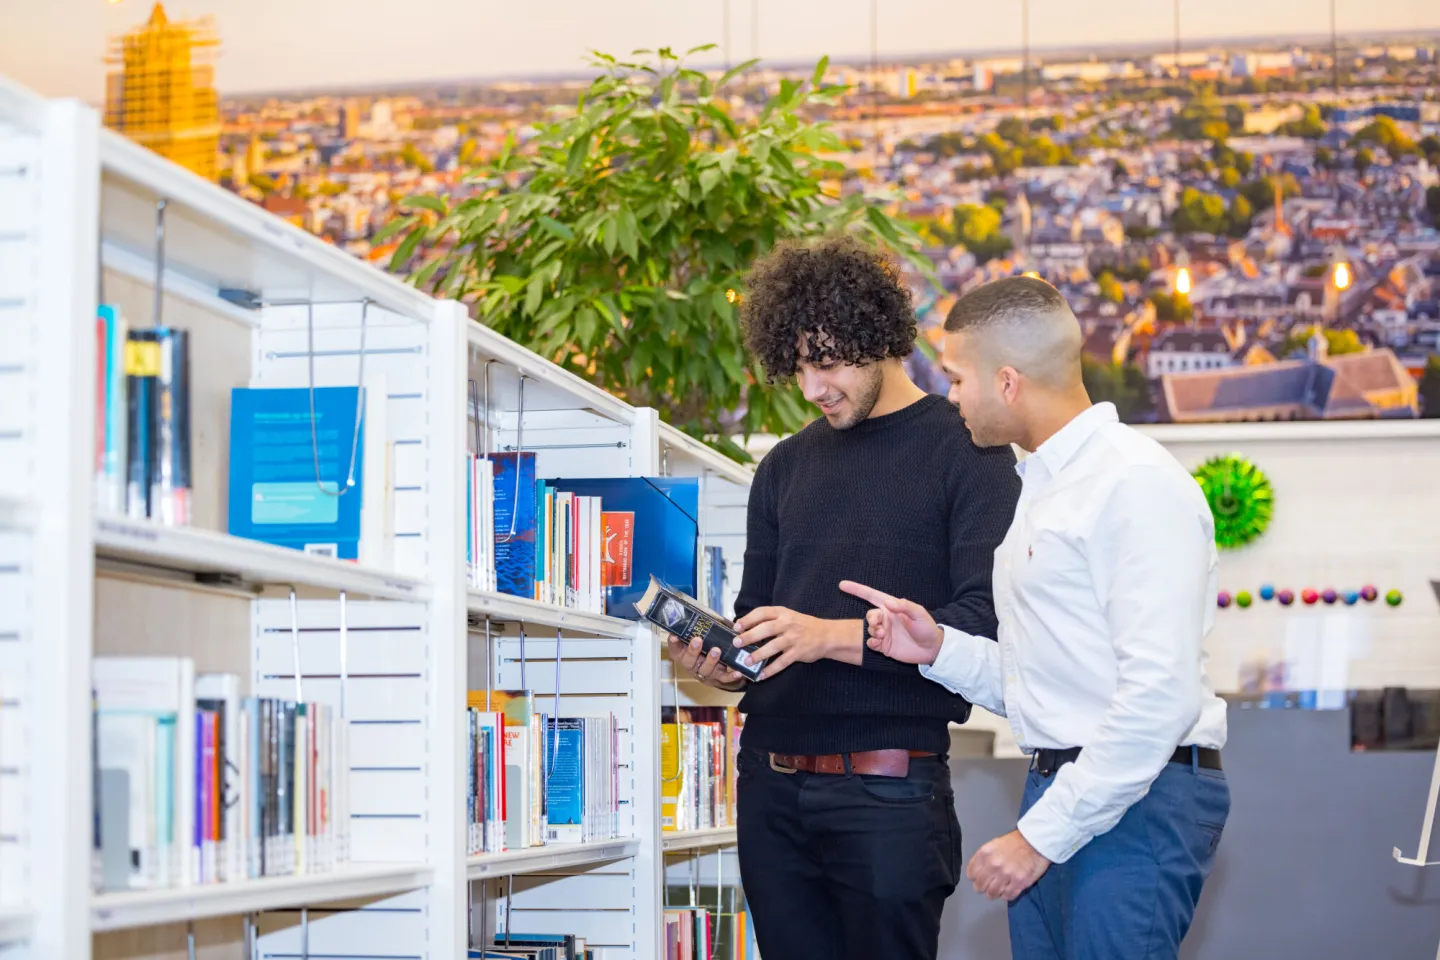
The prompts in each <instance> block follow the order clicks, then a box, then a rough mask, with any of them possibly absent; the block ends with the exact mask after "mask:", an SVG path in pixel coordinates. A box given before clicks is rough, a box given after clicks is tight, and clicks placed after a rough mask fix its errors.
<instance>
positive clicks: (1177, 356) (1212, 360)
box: [1145, 329, 1236, 380]
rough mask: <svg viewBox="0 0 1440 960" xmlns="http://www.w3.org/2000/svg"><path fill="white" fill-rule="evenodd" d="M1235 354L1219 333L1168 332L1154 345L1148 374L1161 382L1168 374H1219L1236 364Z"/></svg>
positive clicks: (1152, 378) (1148, 359) (1155, 340)
mask: <svg viewBox="0 0 1440 960" xmlns="http://www.w3.org/2000/svg"><path fill="white" fill-rule="evenodd" d="M1233 351H1234V346H1233V345H1232V344H1231V342H1230V340H1229V338H1227V337H1226V336H1225V334H1224V333H1222V332H1221V331H1219V330H1191V329H1180V330H1167V331H1165V332H1164V333H1162V334H1160V335H1159V336H1157V337H1156V338H1155V339H1154V340H1152V341H1151V342H1150V355H1149V357H1148V358H1147V363H1146V371H1145V373H1146V375H1147V376H1149V378H1150V379H1151V380H1157V379H1159V378H1161V377H1163V376H1166V375H1167V374H1176V373H1194V372H1197V371H1201V370H1218V369H1221V368H1223V367H1228V366H1231V365H1232V364H1234V363H1235V362H1236V361H1235V358H1234V357H1233V356H1231V354H1232V352H1233Z"/></svg>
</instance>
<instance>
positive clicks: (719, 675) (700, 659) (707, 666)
mask: <svg viewBox="0 0 1440 960" xmlns="http://www.w3.org/2000/svg"><path fill="white" fill-rule="evenodd" d="M665 645H666V646H667V647H668V648H669V650H670V662H671V663H673V664H675V669H676V670H680V669H685V670H689V671H690V672H691V673H692V674H693V675H694V676H695V679H696V680H699V681H700V682H701V683H703V684H705V685H706V686H707V687H714V688H716V689H717V690H728V691H730V692H731V693H734V692H735V691H737V690H740V689H743V688H744V686H745V676H744V674H741V673H737V672H735V671H734V670H731V669H730V668H729V667H727V666H726V665H725V664H723V663H721V662H720V648H719V647H716V648H715V649H714V650H711V651H710V653H709V655H708V656H701V655H700V639H699V638H698V637H697V638H696V639H694V640H692V641H690V642H689V643H685V642H684V641H683V640H681V639H680V638H679V637H676V636H674V635H673V634H667V635H666V637H665Z"/></svg>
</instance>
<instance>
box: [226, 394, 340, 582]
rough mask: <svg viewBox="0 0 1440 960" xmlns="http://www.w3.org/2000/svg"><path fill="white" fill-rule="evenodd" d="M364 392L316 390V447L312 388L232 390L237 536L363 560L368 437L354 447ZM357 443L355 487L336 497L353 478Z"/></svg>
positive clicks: (232, 519)
mask: <svg viewBox="0 0 1440 960" xmlns="http://www.w3.org/2000/svg"><path fill="white" fill-rule="evenodd" d="M359 390H360V388H359V387H316V388H315V433H314V441H313V446H312V440H311V430H310V426H311V424H310V391H309V389H308V388H306V387H296V388H280V389H263V388H262V389H252V388H246V387H237V388H235V389H233V390H231V391H230V496H229V514H230V516H229V527H228V529H229V532H230V534H231V535H233V536H237V537H245V538H247V539H250V540H259V541H262V542H264V543H273V544H275V545H277V546H282V547H290V548H292V549H295V550H303V551H305V552H307V553H316V554H321V555H325V556H332V557H339V558H340V559H342V560H355V559H357V558H358V556H359V550H360V507H361V497H362V496H363V494H364V491H363V489H362V480H363V477H364V476H365V470H364V466H365V465H364V462H363V461H364V456H365V444H364V440H363V436H362V439H361V442H360V443H358V444H355V443H354V438H355V412H356V400H357V395H358V391H359ZM361 431H362V434H363V431H364V423H363V421H362V423H361ZM352 444H353V445H354V450H355V467H354V471H353V473H354V477H355V487H354V488H353V489H351V490H350V491H349V492H348V493H346V494H345V495H344V496H336V495H335V494H336V493H338V492H339V490H340V488H341V486H342V485H343V484H345V482H346V480H347V477H348V476H349V473H348V471H349V468H350V451H351V447H352ZM317 452H318V455H319V461H320V478H319V479H320V483H317V482H316V476H315V460H316V453H317ZM320 484H323V485H324V487H325V489H324V490H322V489H320Z"/></svg>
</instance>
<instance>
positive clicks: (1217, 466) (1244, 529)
mask: <svg viewBox="0 0 1440 960" xmlns="http://www.w3.org/2000/svg"><path fill="white" fill-rule="evenodd" d="M1194 477H1195V479H1196V480H1197V481H1198V482H1199V483H1200V489H1201V490H1202V491H1204V493H1205V499H1206V501H1207V502H1208V503H1209V504H1210V513H1211V514H1212V515H1213V516H1214V517H1215V543H1216V545H1217V546H1219V547H1220V548H1222V549H1225V550H1235V549H1238V548H1240V547H1243V546H1245V545H1246V544H1247V543H1250V542H1251V541H1252V540H1255V539H1256V538H1257V537H1259V536H1260V535H1261V534H1262V533H1264V532H1265V528H1266V527H1268V526H1269V525H1270V515H1271V512H1272V511H1273V509H1274V506H1275V494H1274V491H1273V489H1272V488H1271V486H1270V478H1269V477H1267V476H1265V473H1264V471H1262V470H1261V469H1260V468H1259V467H1257V466H1255V464H1253V463H1251V462H1250V461H1249V460H1246V459H1245V458H1244V457H1241V456H1238V455H1236V454H1226V455H1223V456H1217V457H1211V458H1210V459H1209V460H1206V461H1205V462H1204V463H1203V464H1201V465H1200V466H1199V468H1197V469H1196V470H1195V473H1194Z"/></svg>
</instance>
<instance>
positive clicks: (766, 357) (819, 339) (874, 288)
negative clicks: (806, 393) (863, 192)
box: [740, 234, 915, 383]
mask: <svg viewBox="0 0 1440 960" xmlns="http://www.w3.org/2000/svg"><path fill="white" fill-rule="evenodd" d="M745 286H746V293H745V297H744V299H743V300H742V301H741V304H740V320H741V324H742V325H743V327H744V330H745V344H746V346H748V347H749V348H750V351H751V353H753V354H754V355H755V357H756V358H757V359H758V360H759V361H760V364H761V366H763V367H764V368H765V373H766V376H767V377H768V379H769V380H770V382H771V383H778V382H783V381H786V380H789V379H790V378H792V377H794V376H795V372H796V370H797V369H798V367H799V362H800V357H799V354H800V350H799V346H800V341H801V339H802V338H803V339H804V341H805V355H806V357H807V358H808V359H809V360H810V361H811V362H817V363H825V362H832V361H833V362H839V363H853V364H864V363H868V362H871V361H875V360H886V359H889V358H891V357H907V356H909V355H910V353H911V351H913V350H914V349H915V310H914V307H913V305H912V304H911V300H910V291H909V289H908V288H907V287H906V286H905V284H904V283H902V282H901V280H900V271H899V269H898V268H897V267H896V265H895V263H894V261H892V260H891V259H890V258H889V257H888V256H887V255H886V254H885V253H884V252H882V251H881V250H878V249H876V248H874V247H871V246H867V245H866V244H865V243H863V242H861V241H860V240H858V239H856V238H855V237H853V236H851V235H849V234H838V235H830V236H826V237H823V238H821V239H820V240H818V241H811V242H808V243H807V242H801V241H786V242H783V243H781V244H778V245H777V246H776V247H775V248H774V249H772V250H771V251H770V252H769V253H767V254H766V255H765V256H763V257H761V258H760V259H759V260H757V261H756V262H755V264H754V265H753V266H752V267H751V268H750V273H749V275H748V276H747V277H746V278H745Z"/></svg>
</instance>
